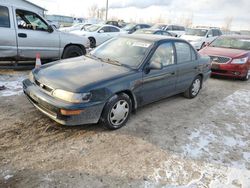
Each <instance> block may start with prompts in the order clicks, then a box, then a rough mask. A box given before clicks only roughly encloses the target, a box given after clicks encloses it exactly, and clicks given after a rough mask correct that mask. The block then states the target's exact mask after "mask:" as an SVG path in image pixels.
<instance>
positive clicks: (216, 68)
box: [199, 35, 250, 80]
mask: <svg viewBox="0 0 250 188" xmlns="http://www.w3.org/2000/svg"><path fill="white" fill-rule="evenodd" d="M199 53H200V54H201V55H208V56H210V58H211V60H212V66H211V70H212V75H221V76H228V77H233V78H239V79H242V80H248V79H249V76H250V36H241V35H239V36H221V37H218V38H217V39H215V40H214V41H213V42H212V43H211V44H209V45H208V46H207V47H205V48H203V49H202V50H200V51H199Z"/></svg>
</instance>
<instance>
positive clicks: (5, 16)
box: [0, 3, 89, 61]
mask: <svg viewBox="0 0 250 188" xmlns="http://www.w3.org/2000/svg"><path fill="white" fill-rule="evenodd" d="M0 33H1V35H0V60H5V61H23V60H24V61H26V60H33V59H34V58H35V57H36V54H37V53H39V54H40V56H41V59H42V60H46V59H50V60H56V59H64V58H70V57H76V56H81V55H84V54H85V53H86V48H87V47H88V43H89V42H88V40H87V39H86V38H85V37H81V36H77V35H74V34H69V33H64V32H60V31H58V30H57V29H55V28H54V27H52V26H50V25H49V24H48V23H47V21H45V19H43V18H42V17H41V16H40V15H39V14H37V13H35V12H32V11H30V10H26V9H25V8H21V7H15V6H12V5H4V4H2V3H0Z"/></svg>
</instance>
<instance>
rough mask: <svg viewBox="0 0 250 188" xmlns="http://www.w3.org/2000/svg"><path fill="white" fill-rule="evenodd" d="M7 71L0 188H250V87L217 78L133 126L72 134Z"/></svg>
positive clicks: (1, 76) (0, 125) (2, 78)
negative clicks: (193, 95) (44, 111)
mask: <svg viewBox="0 0 250 188" xmlns="http://www.w3.org/2000/svg"><path fill="white" fill-rule="evenodd" d="M27 74H28V72H25V71H22V72H13V71H1V72H0V85H5V86H6V87H7V89H6V90H3V91H0V187H21V188H23V187H27V188H29V187H145V188H147V187H171V188H186V187H188V188H196V187H197V188H200V187H201V188H207V187H211V188H214V187H215V188H216V187H218V188H221V187H225V188H231V187H232V188H234V187H236V188H238V187H241V188H249V187H250V110H249V109H250V81H248V82H242V81H238V80H229V79H218V78H211V79H209V81H208V82H207V83H206V85H205V87H204V88H203V90H202V91H201V93H200V95H199V96H198V97H197V98H195V99H193V100H188V99H185V98H183V97H182V96H181V95H177V96H174V97H171V98H168V99H165V100H163V101H159V102H157V103H154V104H151V105H148V106H146V107H144V108H141V109H139V110H138V112H137V113H136V115H132V116H131V119H130V121H129V122H128V124H127V126H126V127H123V128H122V129H120V130H117V131H106V130H104V129H103V128H102V127H100V126H99V125H83V126H77V127H65V126H61V125H58V124H56V123H55V122H53V121H52V120H50V119H49V118H47V117H46V116H44V115H42V114H41V113H40V112H39V111H38V110H36V109H35V108H34V107H33V106H32V105H31V104H30V103H29V102H28V100H26V98H25V96H24V95H23V94H22V89H21V80H23V79H24V78H25V77H27Z"/></svg>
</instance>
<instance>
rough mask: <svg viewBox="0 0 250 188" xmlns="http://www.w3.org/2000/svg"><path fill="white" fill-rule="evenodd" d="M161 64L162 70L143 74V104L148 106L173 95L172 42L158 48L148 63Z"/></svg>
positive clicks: (173, 66)
mask: <svg viewBox="0 0 250 188" xmlns="http://www.w3.org/2000/svg"><path fill="white" fill-rule="evenodd" d="M152 61H155V62H159V63H162V64H163V69H162V70H150V71H149V72H148V71H146V69H145V71H144V72H143V89H142V92H141V93H142V97H143V104H148V103H151V102H154V101H157V100H159V99H162V98H165V97H168V96H170V95H172V94H174V93H175V91H176V90H175V89H176V88H175V87H176V64H175V56H174V48H173V43H172V42H165V43H163V44H161V45H159V46H158V48H157V49H156V50H155V52H154V54H153V55H152V57H151V59H150V60H149V62H148V64H150V62H152Z"/></svg>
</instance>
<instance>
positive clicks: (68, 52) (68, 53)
mask: <svg viewBox="0 0 250 188" xmlns="http://www.w3.org/2000/svg"><path fill="white" fill-rule="evenodd" d="M85 54H86V50H85V49H84V50H83V49H82V48H80V47H79V46H76V45H71V46H67V47H66V48H65V49H64V52H63V55H62V59H67V58H72V57H78V56H82V55H85Z"/></svg>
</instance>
